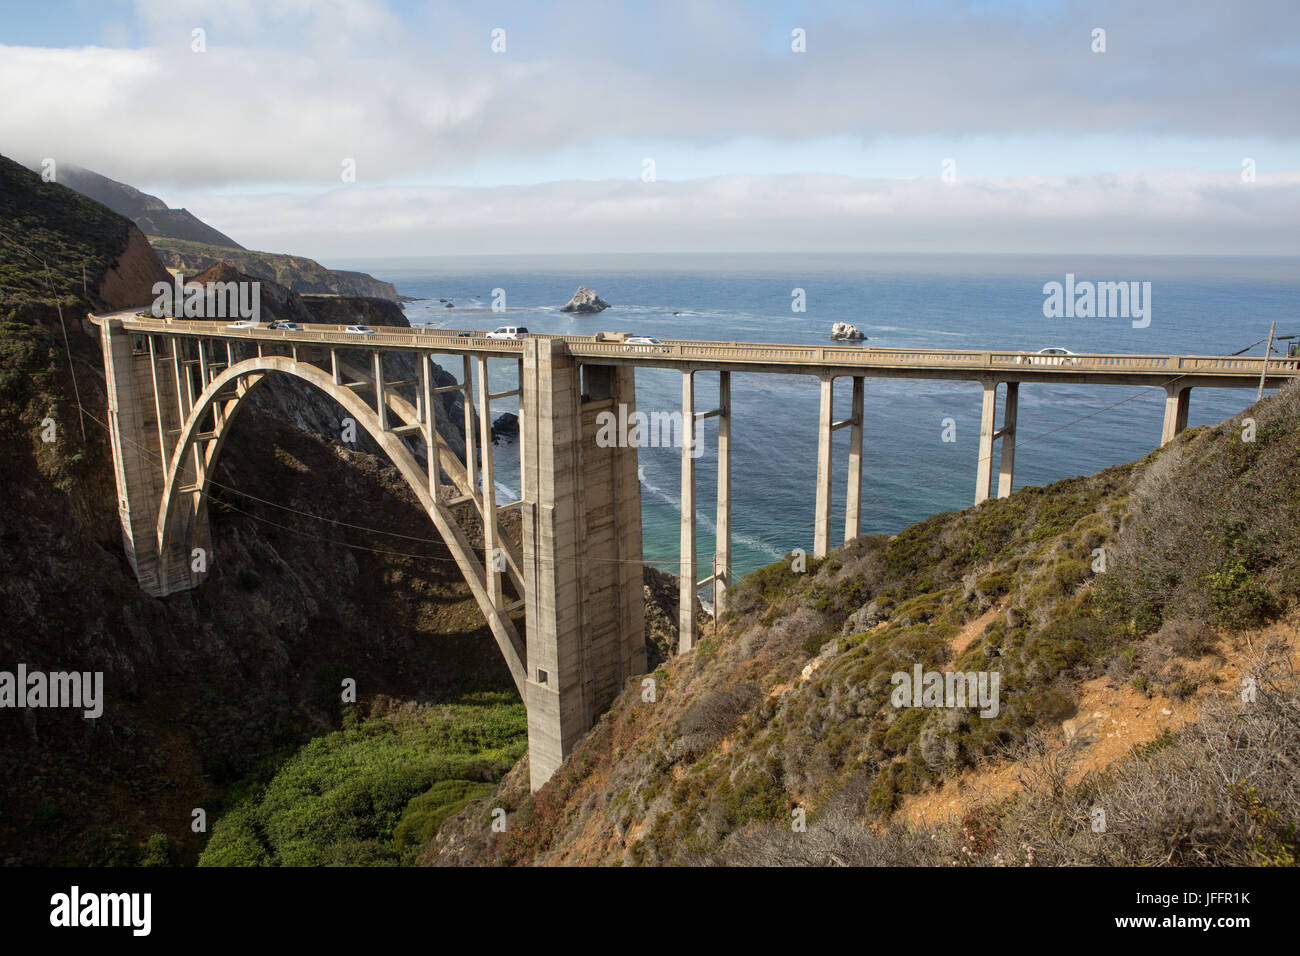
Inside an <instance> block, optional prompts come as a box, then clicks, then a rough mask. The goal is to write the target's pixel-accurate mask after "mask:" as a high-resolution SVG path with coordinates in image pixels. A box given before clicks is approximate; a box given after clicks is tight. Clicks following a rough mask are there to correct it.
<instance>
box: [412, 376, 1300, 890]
mask: <svg viewBox="0 0 1300 956" xmlns="http://www.w3.org/2000/svg"><path fill="white" fill-rule="evenodd" d="M1246 414H1247V415H1249V416H1252V417H1253V418H1254V419H1255V421H1256V424H1257V429H1258V434H1257V436H1256V438H1255V440H1254V441H1244V440H1243V434H1244V432H1243V426H1242V422H1241V420H1240V419H1241V417H1239V418H1238V419H1235V420H1232V421H1229V422H1225V423H1224V424H1222V425H1220V426H1218V427H1216V428H1199V429H1193V430H1191V431H1189V432H1186V433H1184V434H1183V435H1182V436H1180V437H1179V439H1177V440H1176V441H1175V442H1173V443H1171V444H1170V445H1169V446H1167V447H1166V448H1164V449H1162V450H1160V451H1157V452H1155V453H1153V454H1151V455H1150V456H1148V457H1147V458H1146V459H1144V460H1143V461H1141V462H1137V463H1135V464H1131V465H1125V466H1121V467H1116V468H1109V469H1107V470H1105V471H1102V472H1100V473H1099V474H1097V475H1094V476H1091V477H1084V478H1075V479H1070V480H1067V481H1061V482H1058V483H1056V484H1054V485H1051V486H1049V487H1046V488H1024V489H1021V490H1020V491H1017V492H1016V493H1015V494H1013V495H1012V496H1010V497H1009V498H1006V499H1001V500H991V501H988V502H985V503H984V504H982V505H980V506H978V507H975V508H971V509H968V510H966V511H962V512H957V513H947V514H941V515H936V516H934V517H932V518H930V519H929V520H927V521H924V522H921V523H919V524H916V525H913V526H912V527H910V528H907V529H906V530H904V531H902V532H901V533H899V534H897V535H895V536H893V537H886V536H882V535H875V536H868V537H864V538H861V539H859V540H857V541H855V542H853V543H851V544H850V545H848V546H846V547H844V548H841V549H839V550H838V551H835V552H833V553H832V554H830V555H829V556H828V557H827V558H826V559H825V560H822V561H819V562H810V563H809V566H808V568H807V571H806V573H802V574H800V573H795V572H794V571H793V570H792V568H791V566H790V565H789V564H788V563H777V564H774V565H772V566H770V567H768V568H765V569H763V570H760V571H758V572H755V573H753V574H750V575H748V576H747V577H746V578H744V579H743V580H742V581H741V582H739V584H738V585H737V587H736V589H735V591H734V597H733V599H732V607H733V610H732V611H731V612H730V613H729V614H728V616H727V617H726V618H725V619H724V620H723V621H722V622H721V628H720V634H719V636H718V638H717V639H716V640H715V639H713V638H712V637H710V638H706V639H705V640H703V641H701V642H700V644H699V645H698V647H697V649H696V650H695V651H694V652H693V653H692V654H690V655H687V656H685V657H680V658H675V659H673V660H671V661H670V662H668V663H667V664H666V665H663V666H661V667H659V668H658V669H657V670H656V671H655V672H654V673H653V675H652V677H653V679H654V681H655V685H656V690H657V693H656V695H655V699H654V701H653V702H646V700H645V699H644V698H643V694H642V685H641V682H640V681H636V680H634V681H632V682H631V684H630V686H629V689H628V690H627V691H625V693H624V694H623V696H622V697H621V698H620V699H619V700H618V701H617V702H616V703H615V705H614V706H613V707H612V708H611V709H610V711H609V712H607V713H606V714H605V715H604V717H603V718H602V719H601V720H600V722H599V723H598V724H597V726H596V727H595V729H594V730H593V731H592V733H591V734H590V735H589V736H588V738H587V739H586V740H585V741H584V742H583V744H582V745H581V746H580V747H579V748H578V750H577V751H575V752H574V753H573V754H572V755H571V756H570V757H569V759H568V760H566V762H565V763H564V765H563V766H562V767H561V769H560V771H559V772H558V773H557V774H556V775H555V777H554V778H553V779H552V780H551V781H550V782H549V783H548V784H547V785H546V786H545V787H543V788H542V789H541V790H540V791H539V792H538V793H536V794H534V795H530V794H529V793H528V787H527V780H528V776H527V772H526V760H525V761H521V763H520V764H519V765H518V766H516V767H515V768H514V769H513V770H512V771H511V772H510V773H509V774H508V775H507V776H506V777H505V778H504V780H503V782H502V784H501V786H500V787H499V788H498V789H497V791H496V792H495V793H493V794H491V795H489V796H486V797H483V798H479V799H476V800H474V801H471V802H470V803H469V804H468V805H467V806H466V808H465V809H464V810H463V811H461V812H460V813H459V814H457V815H456V816H454V817H452V818H451V819H449V820H448V821H447V822H446V823H444V825H443V826H442V828H441V829H440V830H439V831H438V833H437V835H436V836H435V838H434V839H433V840H432V841H430V842H429V844H428V845H426V847H425V848H424V850H423V851H422V853H421V855H420V859H421V861H422V862H424V863H429V864H435V865H457V864H460V865H463V864H478V865H492V864H502V863H504V864H536V863H541V864H559V863H563V864H606V865H609V864H614V865H619V864H687V865H690V864H718V863H761V864H817V865H826V864H845V863H848V864H885V865H907V864H930V865H951V864H990V865H1021V864H1038V865H1044V864H1049V865H1050V864H1058V865H1059V864H1107V863H1109V864H1136V865H1167V864H1183V865H1186V864H1204V863H1218V864H1270V863H1283V864H1293V863H1295V861H1296V859H1297V825H1298V824H1300V783H1298V782H1297V781H1300V776H1297V774H1296V768H1297V766H1300V721H1298V720H1297V709H1298V708H1297V695H1296V688H1295V683H1294V666H1295V663H1296V659H1295V652H1296V645H1297V640H1296V637H1297V623H1300V614H1297V613H1296V610H1295V609H1296V605H1297V598H1300V548H1298V547H1297V545H1298V544H1300V540H1298V539H1300V468H1297V459H1298V458H1300V388H1297V387H1295V386H1291V387H1289V388H1288V389H1287V390H1285V391H1283V392H1282V393H1279V394H1278V395H1276V396H1271V397H1267V398H1265V399H1264V400H1263V401H1262V402H1260V403H1258V404H1257V405H1256V406H1255V407H1254V408H1253V409H1251V410H1249V411H1248V412H1247V413H1246ZM1103 555H1104V559H1105V563H1104V564H1101V563H1099V558H1100V557H1101V556H1103ZM916 665H921V666H922V667H923V668H924V670H926V671H931V670H933V671H939V672H946V671H956V672H961V673H983V674H985V675H986V676H988V675H991V674H993V673H996V674H998V675H999V679H1000V694H999V695H998V697H997V698H996V700H997V704H998V706H997V707H996V708H989V709H988V712H987V716H981V714H980V712H978V711H976V710H972V709H969V708H964V707H942V706H937V707H936V706H928V707H900V706H896V704H897V703H898V701H897V700H896V699H894V696H893V695H894V691H895V682H894V681H893V680H892V678H893V675H895V674H898V673H901V674H902V675H904V677H908V676H909V675H911V673H912V672H913V668H914V666H916ZM1247 676H1249V677H1253V678H1254V680H1255V682H1256V684H1255V685H1254V686H1255V687H1256V688H1257V696H1256V697H1254V699H1252V700H1251V701H1249V702H1244V701H1243V700H1242V699H1241V698H1242V694H1243V685H1242V683H1241V680H1242V678H1243V677H1247ZM990 679H991V676H990ZM909 684H910V681H909ZM1081 707H1082V708H1084V709H1081ZM927 805H928V807H929V812H924V811H925V810H926V806H927ZM495 807H502V808H504V809H506V811H507V824H506V829H505V832H495V831H494V830H493V829H492V828H491V827H490V826H489V825H488V823H489V822H490V819H491V816H490V815H491V810H492V809H493V808H495ZM1099 808H1100V809H1101V811H1102V812H1103V813H1104V814H1105V817H1104V819H1105V820H1106V821H1108V824H1107V825H1106V826H1105V827H1104V828H1103V830H1102V831H1101V832H1098V831H1097V830H1096V829H1095V827H1094V823H1095V821H1096V820H1097V816H1096V812H1097V810H1098V809H1099ZM801 824H802V825H801Z"/></svg>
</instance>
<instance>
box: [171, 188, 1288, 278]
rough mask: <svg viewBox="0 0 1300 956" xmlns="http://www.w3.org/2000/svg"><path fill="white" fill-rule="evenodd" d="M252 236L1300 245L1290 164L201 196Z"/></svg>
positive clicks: (530, 247) (206, 210) (477, 241)
mask: <svg viewBox="0 0 1300 956" xmlns="http://www.w3.org/2000/svg"><path fill="white" fill-rule="evenodd" d="M191 211H193V212H195V213H196V214H197V215H199V216H201V217H202V218H203V219H205V220H206V221H208V222H211V223H213V224H214V225H216V226H218V227H219V228H220V229H222V230H223V231H225V232H227V233H228V234H230V235H233V236H234V237H235V238H237V239H239V240H240V241H241V242H243V243H244V244H245V245H247V246H250V247H253V248H261V249H268V250H271V251H277V250H292V251H295V252H300V253H303V254H310V255H315V256H317V257H324V258H330V257H338V256H419V255H455V254H505V253H536V252H555V253H559V252H676V251H686V250H698V251H725V250H733V251H791V252H797V251H830V250H845V251H877V252H891V251H896V252H907V251H915V252H922V251H931V252H961V251H965V252H1030V253H1034V252H1048V251H1052V252H1055V251H1064V252H1079V253H1125V254H1128V253H1133V254H1205V255H1214V254H1228V255H1300V232H1298V231H1297V230H1296V228H1295V223H1296V222H1297V221H1300V172H1296V173H1284V174H1261V175H1260V176H1259V178H1258V181H1256V182H1254V183H1244V182H1242V180H1241V177H1240V175H1235V176H1231V175H1219V176H1207V175H1203V174H1189V173H1176V172H1170V173H1151V174H1132V175H1125V176H1088V177H1069V178H1050V177H1041V178H1029V177H1025V178H1018V179H1006V180H964V179H961V178H959V179H958V180H957V182H956V183H953V184H945V183H942V182H940V180H939V177H938V176H934V177H931V178H929V179H916V180H896V179H856V178H851V177H844V176H820V175H803V176H798V175H790V176H730V177H718V178H714V179H705V180H696V181H690V182H682V183H663V182H660V183H642V182H640V181H635V180H633V181H605V182H591V183H588V182H565V183H547V184H540V185H532V186H504V187H496V188H490V189H472V188H460V189H433V188H373V189H365V190H363V189H360V188H356V187H340V188H337V189H334V190H331V191H329V192H326V193H322V194H315V195H301V194H271V195H259V196H256V197H231V196H212V197H208V198H205V199H203V200H201V201H199V202H196V203H194V204H193V205H192V207H191Z"/></svg>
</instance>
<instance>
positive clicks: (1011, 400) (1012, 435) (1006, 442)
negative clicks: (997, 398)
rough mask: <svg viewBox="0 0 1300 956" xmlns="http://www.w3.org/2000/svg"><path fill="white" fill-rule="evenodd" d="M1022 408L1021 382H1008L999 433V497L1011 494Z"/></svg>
mask: <svg viewBox="0 0 1300 956" xmlns="http://www.w3.org/2000/svg"><path fill="white" fill-rule="evenodd" d="M1019 410H1020V383H1019V382H1007V399H1006V405H1005V406H1004V407H1003V409H1002V428H1001V430H1000V431H999V432H998V433H997V436H995V437H998V436H1000V437H1001V438H1002V462H1001V468H1000V469H999V470H998V497H999V498H1006V497H1009V496H1010V495H1011V483H1012V479H1013V477H1014V475H1015V470H1016V415H1017V413H1018V412H1019Z"/></svg>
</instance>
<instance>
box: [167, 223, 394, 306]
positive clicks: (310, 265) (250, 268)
mask: <svg viewBox="0 0 1300 956" xmlns="http://www.w3.org/2000/svg"><path fill="white" fill-rule="evenodd" d="M149 241H150V242H151V243H152V244H153V247H154V250H155V251H156V252H157V253H158V257H159V259H161V260H162V262H163V265H165V266H167V268H169V269H178V270H180V271H181V272H183V273H185V274H186V275H187V276H190V275H194V274H195V273H198V272H202V271H203V270H204V269H209V268H211V267H212V266H214V265H216V264H217V263H220V262H227V263H230V264H231V265H232V266H234V267H235V268H236V269H238V270H239V271H240V272H246V273H248V274H249V275H252V276H256V277H258V278H259V279H270V280H272V281H274V282H278V283H280V285H282V286H284V287H285V288H287V289H292V290H293V291H294V292H300V293H316V294H328V295H353V296H363V297H370V298H377V299H388V300H389V301H392V302H396V301H398V298H399V297H398V295H397V289H396V288H394V286H393V284H392V283H391V282H383V281H381V280H379V279H376V278H375V277H374V276H371V275H367V274H366V273H364V272H348V271H346V270H341V269H326V268H325V267H324V266H322V265H321V264H320V263H319V262H317V261H316V260H315V259H307V258H305V257H303V256H288V255H281V254H279V253H275V252H256V251H253V250H249V249H227V248H225V247H222V246H214V245H210V244H207V243H203V242H191V241H188V240H183V239H167V238H161V237H157V236H150V238H149Z"/></svg>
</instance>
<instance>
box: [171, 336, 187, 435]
mask: <svg viewBox="0 0 1300 956" xmlns="http://www.w3.org/2000/svg"><path fill="white" fill-rule="evenodd" d="M184 355H185V350H184V349H183V348H181V337H180V336H179V335H173V336H172V370H173V371H174V372H175V373H176V406H177V411H178V412H179V414H180V419H181V421H182V422H184V421H185V420H186V419H187V418H189V417H190V391H189V388H188V385H189V378H188V368H187V366H186V365H185V358H184Z"/></svg>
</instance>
